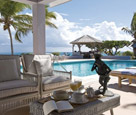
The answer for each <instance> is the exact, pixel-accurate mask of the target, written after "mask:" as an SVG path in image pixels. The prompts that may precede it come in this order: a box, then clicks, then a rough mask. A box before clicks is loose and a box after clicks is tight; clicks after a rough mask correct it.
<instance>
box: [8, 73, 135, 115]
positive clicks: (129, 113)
mask: <svg viewBox="0 0 136 115" xmlns="http://www.w3.org/2000/svg"><path fill="white" fill-rule="evenodd" d="M73 78H74V79H79V77H73ZM98 79H99V77H98V76H97V75H93V76H89V77H84V78H82V80H83V84H84V85H85V87H88V86H91V87H93V88H95V89H97V88H98V87H99V86H100V85H99V83H98ZM117 83H118V79H117V78H116V77H112V76H111V79H110V81H109V83H108V89H109V90H110V91H112V92H114V93H117V94H119V95H120V96H121V100H120V106H119V107H117V108H114V109H113V111H114V115H136V81H135V80H134V81H133V82H132V84H131V85H128V80H124V81H123V82H122V84H123V85H122V88H119V87H118V84H117ZM6 115H29V107H28V106H27V107H24V108H20V109H17V110H13V111H10V112H8V113H6ZM102 115H110V111H107V112H105V113H103V114H102Z"/></svg>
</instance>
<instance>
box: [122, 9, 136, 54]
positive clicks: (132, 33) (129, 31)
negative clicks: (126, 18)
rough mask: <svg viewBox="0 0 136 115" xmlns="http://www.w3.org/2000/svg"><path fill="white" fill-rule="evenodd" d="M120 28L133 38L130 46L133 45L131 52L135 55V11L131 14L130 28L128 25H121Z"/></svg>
mask: <svg viewBox="0 0 136 115" xmlns="http://www.w3.org/2000/svg"><path fill="white" fill-rule="evenodd" d="M122 30H123V31H124V32H126V33H128V34H130V35H131V36H132V37H133V38H134V40H133V41H132V43H133V44H132V47H133V52H134V55H135V56H136V47H135V45H136V12H135V13H134V15H133V18H132V21H131V29H129V28H128V27H123V28H122Z"/></svg>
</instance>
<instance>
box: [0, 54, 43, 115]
mask: <svg viewBox="0 0 136 115" xmlns="http://www.w3.org/2000/svg"><path fill="white" fill-rule="evenodd" d="M38 79H39V78H38V76H37V75H34V74H29V73H27V74H26V73H21V72H20V57H19V56H11V55H0V115H3V114H4V113H5V112H7V111H9V110H11V109H16V108H19V107H23V106H26V105H28V104H29V103H30V102H32V101H34V100H37V99H38V98H40V95H39V94H40V93H39V92H40V90H39V89H40V83H39V82H38V81H39V80H38Z"/></svg>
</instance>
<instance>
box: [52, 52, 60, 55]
mask: <svg viewBox="0 0 136 115" xmlns="http://www.w3.org/2000/svg"><path fill="white" fill-rule="evenodd" d="M52 54H53V55H55V56H59V55H60V52H52Z"/></svg>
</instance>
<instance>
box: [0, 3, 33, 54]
mask: <svg viewBox="0 0 136 115" xmlns="http://www.w3.org/2000/svg"><path fill="white" fill-rule="evenodd" d="M25 8H30V6H29V5H26V4H22V3H18V2H13V1H10V0H5V1H4V0H0V15H1V17H0V23H1V24H3V30H8V33H9V37H10V44H11V54H12V55H13V53H14V52H13V38H12V34H11V27H13V28H14V29H15V31H16V33H15V39H16V40H17V41H19V42H21V39H20V36H21V35H23V36H25V35H27V33H28V32H29V31H30V30H31V27H32V26H31V23H32V17H31V16H29V15H23V14H18V13H19V12H21V11H23V10H24V9H25Z"/></svg>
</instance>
